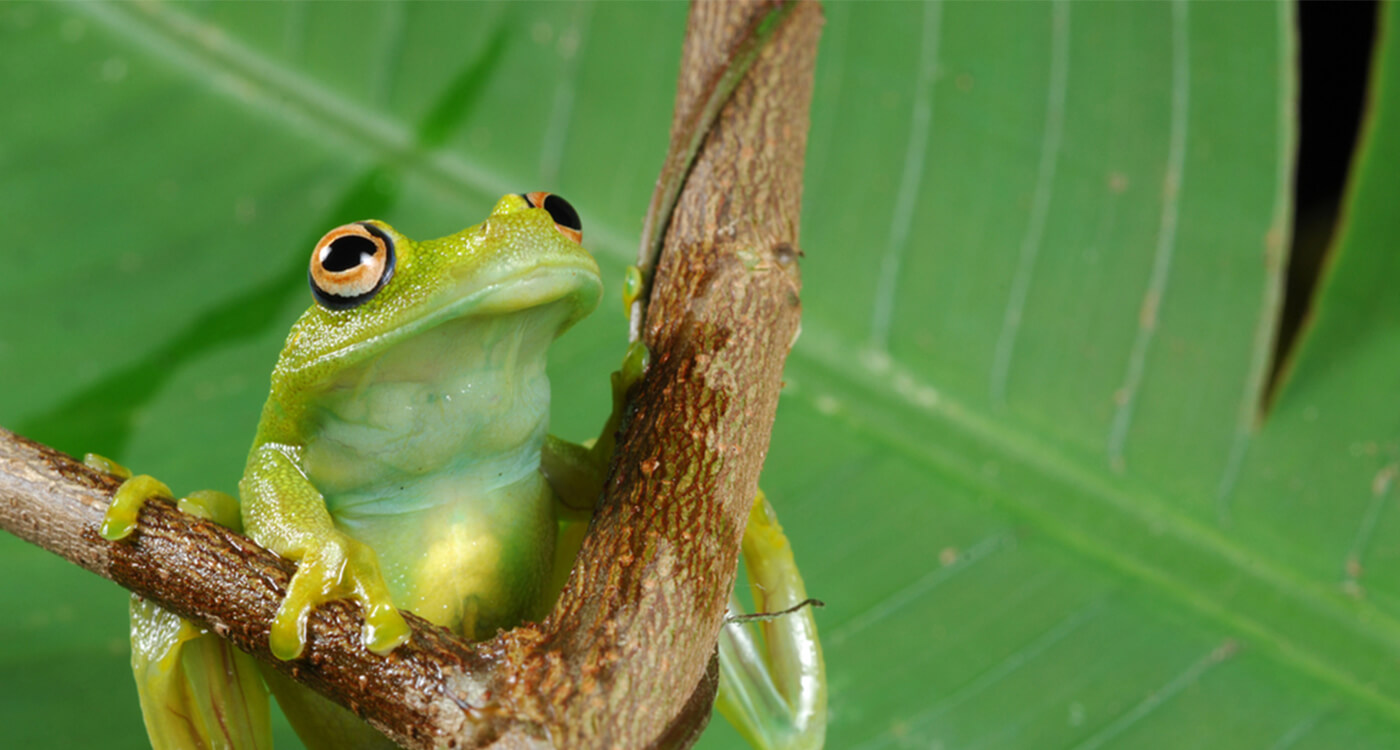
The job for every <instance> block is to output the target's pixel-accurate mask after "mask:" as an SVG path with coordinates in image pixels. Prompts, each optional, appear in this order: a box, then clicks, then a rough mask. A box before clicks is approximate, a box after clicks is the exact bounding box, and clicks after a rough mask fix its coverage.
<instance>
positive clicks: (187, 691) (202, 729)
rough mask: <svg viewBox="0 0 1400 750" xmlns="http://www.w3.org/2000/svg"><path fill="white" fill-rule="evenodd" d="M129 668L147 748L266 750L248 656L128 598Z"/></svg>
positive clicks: (261, 702)
mask: <svg viewBox="0 0 1400 750" xmlns="http://www.w3.org/2000/svg"><path fill="white" fill-rule="evenodd" d="M131 670H132V672H133V673H134V674H135V676H136V692H137V693H138V694H139V695H140V698H141V716H142V718H143V719H145V722H146V734H147V735H148V736H149V737H150V739H151V747H152V748H156V750H167V749H168V750H184V749H186V748H189V749H190V750H201V749H203V748H210V749H211V750H212V749H213V748H229V749H230V750H265V749H267V748H271V747H272V728H271V723H270V721H269V719H268V713H267V690H266V689H265V688H264V687H263V684H262V679H261V678H260V677H259V676H258V667H257V663H256V662H255V661H254V660H253V658H252V657H251V656H248V655H247V654H245V653H243V652H242V651H239V650H238V649H236V648H234V647H233V645H232V644H230V643H229V642H228V641H226V640H224V639H223V638H220V637H218V636H216V635H213V634H212V633H208V632H203V631H201V630H200V629H199V628H198V627H196V626H195V625H194V624H193V623H191V622H189V621H188V620H185V619H184V618H182V617H180V616H179V615H176V614H174V613H172V612H169V611H167V610H164V609H161V608H160V607H159V606H157V605H156V604H154V603H152V602H149V601H147V600H145V599H142V598H141V597H139V596H136V595H135V594H133V595H132V597H131Z"/></svg>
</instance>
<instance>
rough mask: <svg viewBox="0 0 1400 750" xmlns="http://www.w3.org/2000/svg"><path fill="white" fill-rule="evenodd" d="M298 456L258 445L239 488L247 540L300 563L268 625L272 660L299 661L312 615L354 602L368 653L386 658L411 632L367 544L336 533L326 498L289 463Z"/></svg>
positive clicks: (280, 448)
mask: <svg viewBox="0 0 1400 750" xmlns="http://www.w3.org/2000/svg"><path fill="white" fill-rule="evenodd" d="M295 455H296V449H295V448H291V447H287V446H280V445H263V446H261V447H259V448H257V449H256V451H255V454H254V457H253V460H251V461H249V465H248V471H247V473H245V474H244V477H243V481H242V482H240V483H239V487H240V489H241V492H242V496H243V500H244V503H245V504H244V508H243V513H244V516H243V517H244V523H245V524H246V525H247V527H248V533H249V536H251V537H252V538H253V540H254V541H256V542H258V543H259V544H261V545H263V546H264V547H267V548H268V549H270V550H272V551H273V552H276V553H277V554H279V555H282V556H283V557H286V558H288V559H290V560H292V561H294V562H296V563H297V571H296V573H295V574H293V575H292V580H291V582H290V583H289V584H288V586H287V598H286V599H284V600H283V601H282V605H281V606H280V607H279V608H278V610H277V615H276V617H275V618H274V619H273V621H272V632H271V635H270V637H269V641H270V643H269V645H270V647H271V649H272V653H273V655H274V656H276V657H277V658H279V659H295V658H296V657H298V656H300V655H301V652H302V649H303V648H305V646H306V621H307V617H308V616H310V614H311V610H313V609H315V608H316V607H317V606H318V605H320V604H324V603H325V602H329V601H333V600H335V599H353V600H355V601H356V602H357V603H359V605H360V610H361V613H362V615H363V616H364V619H365V628H364V634H363V639H364V644H365V647H366V648H368V649H369V650H370V651H373V652H374V653H376V654H381V655H382V654H387V653H389V652H390V651H393V650H394V649H395V648H397V647H398V646H399V645H400V644H402V643H403V642H404V641H406V640H408V637H409V634H410V633H409V628H408V623H406V622H405V621H404V619H403V615H401V614H399V611H398V609H396V608H395V607H394V603H393V601H392V600H391V599H390V596H389V589H388V587H387V586H386V585H385V583H384V576H383V573H382V572H381V571H380V568H379V558H378V557H377V556H376V555H375V553H374V550H373V549H370V547H369V546H368V545H366V544H363V543H361V542H359V541H356V540H355V539H352V538H351V537H349V536H347V535H346V534H344V533H342V532H341V531H339V530H337V529H336V528H335V524H334V522H333V521H332V520H331V516H330V513H329V512H328V511H327V510H326V502H325V498H324V497H323V496H322V495H321V493H320V492H318V491H317V490H316V488H315V487H314V486H312V484H311V482H310V481H309V480H307V478H306V475H305V474H303V473H302V471H301V469H300V468H299V466H298V465H297V464H296V463H295V462H294V460H293V459H294V457H295Z"/></svg>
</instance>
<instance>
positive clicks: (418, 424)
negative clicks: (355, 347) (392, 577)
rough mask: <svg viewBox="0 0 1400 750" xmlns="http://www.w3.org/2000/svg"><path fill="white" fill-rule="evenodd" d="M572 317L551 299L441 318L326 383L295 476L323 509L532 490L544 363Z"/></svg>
mask: <svg viewBox="0 0 1400 750" xmlns="http://www.w3.org/2000/svg"><path fill="white" fill-rule="evenodd" d="M571 314H572V308H571V303H570V302H569V301H567V300H559V301H557V302H554V303H550V304H545V305H541V306H538V307H532V308H529V309H525V310H520V311H516V312H504V313H503V312H500V311H496V312H493V313H491V314H489V315H475V314H468V315H466V316H463V317H458V318H453V319H449V320H447V321H445V322H442V323H439V324H437V325H435V326H432V327H431V328H428V329H427V330H423V331H419V332H417V333H415V334H414V335H412V336H409V337H406V338H403V339H402V340H400V341H397V342H395V343H394V344H393V345H392V346H389V347H386V348H384V349H383V350H382V351H378V352H375V353H374V354H372V355H370V356H368V357H365V358H363V359H362V360H361V361H359V362H356V363H355V364H353V365H351V366H349V367H347V368H345V369H344V370H342V371H341V372H339V373H338V374H336V375H335V376H333V377H332V378H330V379H329V380H328V381H326V382H325V383H324V384H323V386H322V387H321V388H318V389H316V390H317V395H316V396H314V397H313V399H312V401H311V404H310V408H309V410H308V413H307V415H306V417H307V420H308V422H310V424H308V425H307V426H308V428H309V429H308V431H307V434H308V435H310V436H311V437H310V438H309V439H308V441H307V445H306V446H305V452H304V453H303V468H304V470H305V471H306V473H307V478H308V479H310V480H311V482H312V484H314V485H315V486H316V487H317V488H318V489H319V490H320V491H321V492H322V494H323V495H324V496H325V498H326V506H327V509H328V510H330V511H331V513H332V514H333V515H336V516H337V517H342V516H346V515H350V516H379V515H395V514H404V513H412V512H414V511H418V510H425V509H428V508H433V507H438V506H441V505H443V504H447V503H454V502H469V503H481V502H482V501H484V500H488V499H489V498H490V497H491V496H492V495H494V494H498V493H502V492H507V491H508V490H509V488H511V487H512V486H515V485H517V484H519V483H521V482H528V481H537V480H538V476H539V461H540V450H541V447H542V445H543V442H544V437H545V433H546V431H547V429H548V417H549V380H548V377H547V376H546V374H545V355H546V352H547V350H548V348H549V345H550V343H551V342H552V341H553V339H554V337H555V335H556V334H557V333H558V331H559V329H560V328H561V327H562V326H563V325H565V323H566V321H567V320H568V318H569V317H570V315H571Z"/></svg>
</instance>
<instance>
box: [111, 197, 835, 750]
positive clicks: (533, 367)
mask: <svg viewBox="0 0 1400 750" xmlns="http://www.w3.org/2000/svg"><path fill="white" fill-rule="evenodd" d="M581 241H582V223H581V222H580V220H579V217H578V214H577V213H576V212H575V210H574V209H573V207H572V206H570V205H569V203H568V202H567V201H565V200H563V199H562V198H560V197H559V196H556V195H551V194H548V193H529V194H525V195H507V196H505V197H503V198H501V199H500V201H499V202H497V204H496V206H495V209H494V210H492V212H491V215H490V216H488V217H487V219H486V221H484V222H482V223H480V224H477V225H476V226H473V227H470V228H468V229H465V230H463V231H461V232H459V233H457V234H454V235H451V236H449V237H444V238H442V239H438V240H432V241H429V242H415V241H413V240H411V239H409V238H407V237H405V236H403V235H402V234H399V233H398V232H397V231H395V230H394V229H393V228H392V227H390V226H389V225H388V224H385V223H383V222H379V221H362V222H356V223H353V224H346V225H345V226H342V227H339V228H336V229H333V230H331V231H330V232H329V233H328V234H326V235H325V237H324V238H322V239H321V241H320V242H318V243H317V244H316V246H315V248H314V249H313V250H312V253H311V266H310V273H309V279H310V284H311V291H312V296H313V297H314V299H315V303H316V304H315V305H313V306H312V307H311V308H310V309H309V310H307V311H306V313H305V314H303V315H302V316H301V318H300V319H299V320H298V321H297V322H296V324H295V325H293V327H292V330H291V333H290V335H289V336H288V338H287V344H286V347H285V348H284V349H283V350H282V354H281V356H280V357H279V358H278V360H277V366H276V368H275V369H274V370H273V372H272V387H271V392H270V393H269V395H268V398H267V403H266V405H265V406H264V407H263V411H262V418H261V421H260V423H259V425H258V429H257V434H256V435H255V436H254V439H253V446H252V449H251V451H250V452H249V455H248V463H247V467H246V469H245V470H244V474H243V479H242V481H241V482H240V483H239V488H238V489H239V495H238V499H237V500H235V499H234V498H232V497H230V496H228V495H224V494H222V493H217V492H211V491H204V492H200V493H194V494H192V495H190V496H188V497H186V498H182V499H181V501H180V503H181V506H182V507H183V508H185V509H186V510H189V511H191V512H195V513H198V514H200V515H203V516H205V517H207V518H212V519H214V520H216V521H218V522H220V523H223V524H225V525H228V526H232V527H235V528H238V527H240V525H241V528H242V529H243V530H244V531H245V532H246V533H247V534H248V536H250V537H252V538H253V539H254V540H255V541H257V542H258V543H259V544H262V545H263V546H265V547H267V548H268V549H270V550H272V551H274V552H276V553H278V554H280V555H282V556H284V557H287V558H289V559H291V560H293V561H295V562H296V563H297V570H296V573H295V574H294V575H293V576H292V579H291V582H290V584H289V586H288V593H287V597H286V599H285V600H284V601H283V602H282V604H281V607H280V609H279V610H278V613H277V615H276V618H275V619H274V621H273V622H272V624H271V637H270V641H271V648H272V652H273V654H274V655H275V656H276V657H277V658H280V659H296V658H298V657H299V656H300V655H301V653H302V649H303V646H304V644H305V641H306V632H305V628H306V619H307V615H308V614H309V613H310V612H311V611H312V610H313V609H314V608H315V607H317V606H319V605H321V604H323V603H325V602H327V601H330V600H333V599H341V598H346V599H353V600H354V601H356V602H357V603H358V604H359V606H360V607H361V610H362V612H363V613H364V617H365V629H364V633H363V638H364V643H365V645H366V647H367V648H369V649H371V650H373V651H375V652H378V653H388V652H390V651H392V650H393V649H394V648H395V647H396V646H398V645H399V644H401V643H403V641H404V640H406V639H407V637H408V628H407V625H406V624H405V622H404V620H403V617H402V615H400V613H399V608H402V609H406V610H409V611H412V612H415V613H417V614H418V615H420V616H422V617H424V618H426V619H428V620H430V621H432V622H433V623H436V624H438V625H441V626H443V627H446V628H449V629H451V630H453V631H454V632H457V633H459V634H460V635H462V636H463V637H465V638H468V639H473V640H480V639H485V638H489V637H491V636H492V635H494V634H495V633H496V632H497V630H498V629H502V628H510V627H513V626H515V625H516V624H518V623H520V622H522V621H525V620H532V619H538V618H542V617H543V616H544V615H545V614H547V613H548V611H549V609H550V607H551V606H552V605H553V603H554V600H555V598H556V597H557V596H558V593H559V590H560V588H561V587H562V585H563V582H564V581H565V579H566V578H567V575H568V571H569V568H570V567H571V566H572V564H573V559H574V556H575V554H576V553H577V551H578V546H579V540H580V539H581V530H582V522H583V521H586V520H587V514H588V512H589V511H590V510H591V507H592V505H593V503H594V502H595V500H596V498H597V497H598V494H599V492H600V490H601V487H602V483H603V479H604V473H605V471H606V468H607V462H608V460H609V458H610V454H611V451H612V445H613V443H612V439H613V434H614V432H615V431H616V428H617V424H618V420H619V419H620V414H621V400H622V399H621V397H622V393H623V392H624V391H625V386H626V384H627V382H629V380H628V379H629V378H632V377H635V376H636V375H638V374H640V373H639V367H638V365H637V358H636V357H630V358H629V360H630V361H632V363H633V364H632V365H631V366H630V367H629V366H626V365H625V366H624V373H625V374H623V375H622V376H620V377H615V378H614V407H613V412H612V415H611V416H610V417H609V420H608V424H607V425H606V426H605V427H604V429H603V432H602V435H601V436H600V438H599V439H598V441H596V443H594V444H592V445H591V446H583V445H577V444H573V443H568V442H565V441H563V440H559V439H557V438H555V437H553V436H550V435H548V434H547V426H548V425H547V423H548V417H549V382H548V379H547V378H546V375H545V356H546V352H547V350H548V348H549V345H550V343H551V342H552V341H553V340H554V338H555V337H556V336H558V335H559V334H561V333H563V332H564V331H565V330H566V329H567V328H569V327H570V326H571V325H573V324H574V323H575V322H577V321H578V320H579V319H581V318H582V317H584V316H585V315H587V314H588V313H589V312H591V311H592V310H593V309H594V307H596V305H597V303H598V299H599V297H600V295H601V294H602V283H601V281H600V278H599V272H598V266H597V263H596V262H595V261H594V259H593V257H592V256H591V255H589V253H588V252H587V251H586V250H584V249H583V246H582V245H581V244H580V243H581ZM626 373H630V374H626ZM90 460H91V461H92V462H93V463H94V464H95V465H98V466H101V467H104V468H107V469H109V470H112V471H124V470H122V469H121V467H119V466H116V465H114V464H111V463H110V462H105V460H103V459H100V457H91V459H90ZM155 496H163V497H166V498H169V497H170V491H169V490H168V489H167V488H165V486H164V485H162V484H160V483H159V482H158V481H156V480H154V479H152V478H150V477H145V476H141V477H133V478H130V479H128V481H127V482H126V483H125V484H124V485H123V486H122V488H121V489H120V490H119V491H118V493H117V496H116V498H115V500H114V502H113V505H112V508H111V510H110V511H109V513H108V516H107V519H106V523H105V524H104V527H103V534H104V535H106V536H107V537H108V538H112V539H119V538H122V537H124V536H126V535H127V534H129V533H130V531H131V530H132V529H133V528H134V524H135V519H136V515H137V513H138V512H139V510H140V506H141V504H142V503H143V502H144V501H145V500H146V499H148V498H150V497H155ZM743 553H744V555H745V558H746V560H747V561H748V569H749V571H750V579H751V582H752V584H753V586H754V591H755V601H756V604H757V605H758V606H759V608H761V609H762V608H770V609H779V608H782V607H787V606H791V605H792V604H794V603H796V602H798V601H801V600H802V599H803V598H804V597H805V593H804V592H803V587H802V581H801V577H800V575H798V573H797V569H796V566H795V565H794V564H793V562H792V552H791V549H790V548H789V547H788V544H787V540H786V538H785V537H783V534H782V530H781V528H780V527H779V526H778V525H777V522H776V519H775V517H774V516H773V514H772V508H771V506H769V505H768V503H767V501H766V500H764V499H763V498H762V497H760V498H759V501H758V502H757V503H756V504H755V510H754V513H753V514H752V516H751V519H750V523H749V526H748V530H747V532H746V535H745V539H744V546H743ZM762 627H763V628H764V631H765V632H764V638H763V639H762V640H761V641H760V640H759V639H756V638H755V637H754V636H753V633H751V632H750V631H748V630H746V629H745V628H746V626H744V625H739V624H731V625H728V626H726V628H725V635H724V640H723V643H722V648H721V655H722V659H723V662H724V664H723V665H722V669H721V675H722V677H721V682H722V686H721V697H720V699H719V701H718V705H719V706H720V708H721V710H722V711H724V712H725V714H726V715H727V716H729V717H730V719H731V721H733V722H734V723H735V725H736V726H737V727H738V728H739V729H740V731H741V732H742V733H743V734H745V736H746V737H747V738H748V739H749V740H750V742H752V743H753V744H754V745H755V746H756V747H760V748H769V747H772V748H779V747H782V748H799V747H818V746H820V745H821V743H822V739H823V735H824V731H825V682H824V675H823V671H822V670H823V667H822V662H821V652H820V646H819V645H818V643H817V639H816V630H815V626H814V625H813V624H812V618H811V614H810V611H809V610H803V611H799V612H796V613H794V614H791V615H786V616H784V617H782V618H778V619H776V620H771V621H768V622H766V623H764V625H763V626H762ZM132 650H133V656H132V664H133V668H134V670H135V672H136V679H137V686H138V692H139V693H140V696H141V703H142V712H143V715H144V717H145V720H146V727H147V731H148V733H149V735H150V738H151V741H152V744H153V745H154V746H155V747H157V748H187V747H232V748H265V747H270V745H271V743H270V740H269V729H268V721H267V703H266V693H265V692H264V690H263V688H262V685H261V683H260V681H259V679H258V675H259V673H261V676H262V678H263V679H264V680H266V682H267V684H268V686H269V687H270V688H271V690H272V692H273V694H274V695H275V696H276V697H277V699H278V702H279V703H280V704H281V705H282V707H283V710H284V712H285V713H286V714H287V717H288V718H289V719H290V721H291V723H292V726H293V727H294V728H295V729H296V731H297V733H298V734H299V735H301V737H302V738H303V740H304V741H305V742H306V744H307V746H308V747H311V748H341V747H374V746H388V744H389V743H388V740H386V739H385V738H384V737H383V736H382V735H380V734H378V733H377V732H376V731H375V730H373V729H372V728H370V727H369V725H367V724H365V723H364V722H363V721H361V720H360V719H359V718H358V717H356V716H354V715H353V714H352V713H351V712H350V711H348V710H346V709H344V708H342V707H340V706H338V705H335V704H333V703H331V702H330V701H328V700H326V699H324V698H322V697H320V696H319V695H317V694H315V693H314V692H312V691H310V690H308V689H306V688H303V687H302V686H301V685H298V684H296V683H295V682H293V681H291V680H288V679H287V678H285V677H282V676H281V675H280V674H279V673H277V672H275V671H274V670H271V669H261V668H260V667H259V666H258V665H257V664H256V662H254V661H253V660H252V659H251V657H248V656H246V655H244V654H242V653H241V652H238V651H236V650H234V649H232V648H231V647H229V646H228V645H227V644H226V642H224V641H223V640H222V639H219V638H218V637H217V636H214V635H212V634H207V633H202V632H200V631H199V630H198V629H197V628H195V627H194V626H193V625H191V624H189V623H187V622H185V621H183V620H180V619H179V618H178V617H176V616H174V615H171V614H169V613H166V612H164V611H163V610H160V609H159V608H158V607H155V606H154V605H151V604H149V603H147V602H144V601H141V600H139V599H138V598H136V597H133V604H132Z"/></svg>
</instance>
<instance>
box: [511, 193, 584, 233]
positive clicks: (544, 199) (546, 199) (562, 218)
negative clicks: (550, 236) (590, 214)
mask: <svg viewBox="0 0 1400 750" xmlns="http://www.w3.org/2000/svg"><path fill="white" fill-rule="evenodd" d="M520 197H521V198H524V199H525V202H526V203H529V204H530V207H531V208H543V209H544V210H546V211H548V212H549V215H550V217H551V218H553V219H554V228H555V229H558V230H559V233H560V234H562V235H564V236H565V237H568V238H569V239H571V240H573V241H574V242H578V243H582V242H583V221H582V220H581V219H579V217H578V211H575V210H574V207H573V206H571V205H569V202H568V201H566V200H564V199H563V198H560V197H559V196H557V195H555V194H554V193H521V194H520Z"/></svg>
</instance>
